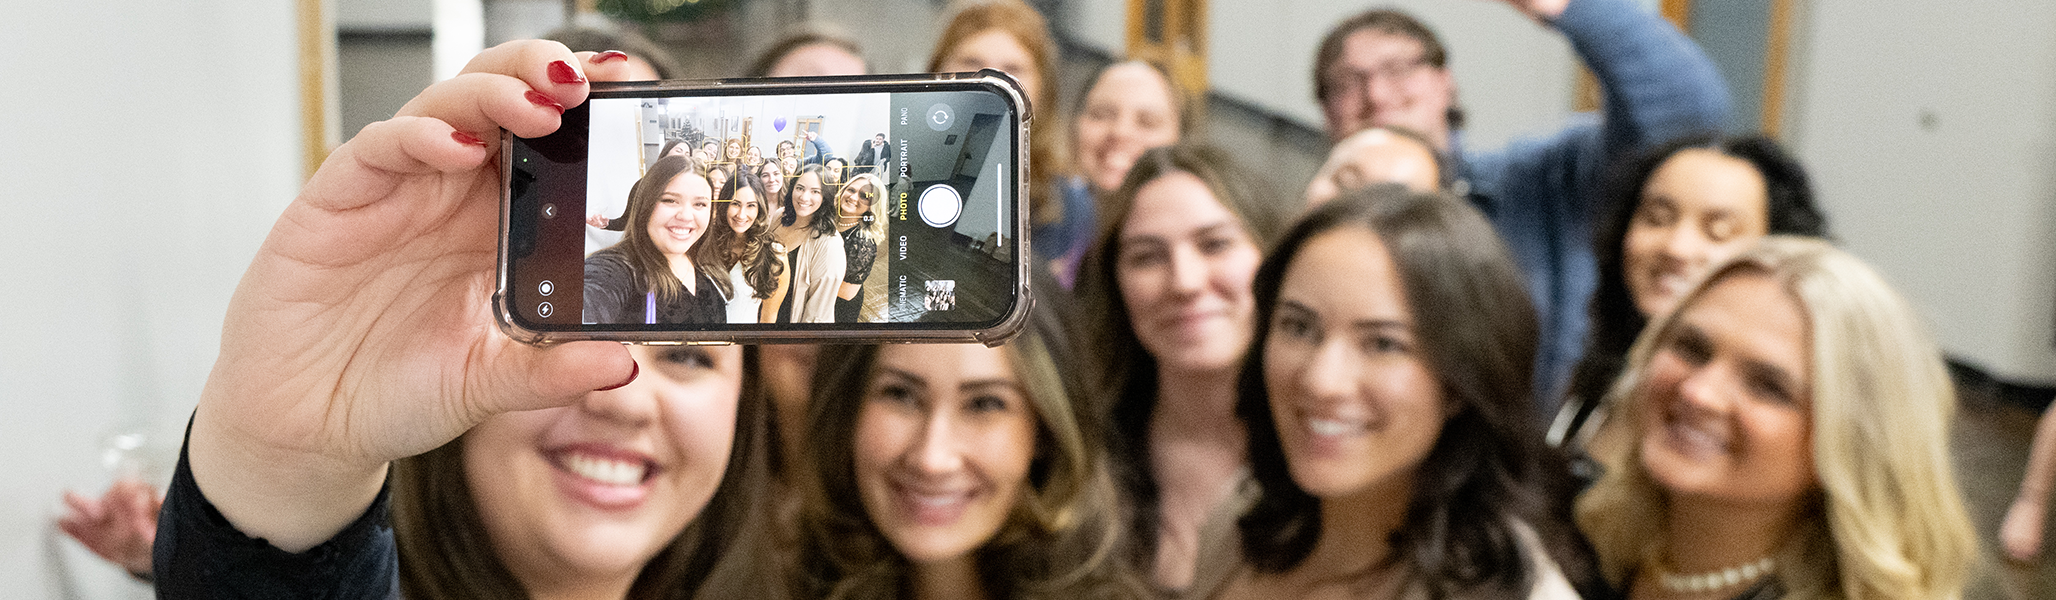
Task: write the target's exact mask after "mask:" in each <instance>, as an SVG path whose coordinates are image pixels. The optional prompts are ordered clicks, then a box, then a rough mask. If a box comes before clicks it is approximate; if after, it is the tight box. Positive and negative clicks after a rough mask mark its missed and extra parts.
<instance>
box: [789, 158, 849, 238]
mask: <svg viewBox="0 0 2056 600" xmlns="http://www.w3.org/2000/svg"><path fill="white" fill-rule="evenodd" d="M808 173H812V174H814V180H815V181H819V182H821V208H818V209H815V210H814V216H813V217H811V218H812V219H813V222H811V223H808V224H807V228H808V229H812V230H814V237H821V236H824V235H835V218H836V215H837V214H838V213H839V212H841V210H842V209H841V208H840V207H837V206H836V205H835V197H834V196H830V195H829V194H828V169H827V168H824V167H822V166H821V165H807V166H803V167H800V170H799V172H797V173H793V174H792V176H790V177H786V178H785V191H784V192H783V193H781V194H779V196H781V198H780V199H781V200H782V202H781V203H780V206H781V207H782V208H783V211H782V212H781V213H780V215H779V217H778V222H779V224H781V225H786V226H791V225H792V224H793V223H798V222H799V215H795V214H793V212H792V191H793V190H794V189H798V188H799V187H800V176H801V175H806V174H808Z"/></svg>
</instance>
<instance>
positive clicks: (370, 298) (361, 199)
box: [159, 41, 634, 577]
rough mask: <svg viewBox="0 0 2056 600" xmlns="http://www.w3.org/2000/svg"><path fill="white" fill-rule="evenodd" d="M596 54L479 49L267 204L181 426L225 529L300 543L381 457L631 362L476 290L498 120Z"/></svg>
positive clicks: (373, 489)
mask: <svg viewBox="0 0 2056 600" xmlns="http://www.w3.org/2000/svg"><path fill="white" fill-rule="evenodd" d="M593 57H594V55H593V54H590V53H586V54H581V55H574V54H572V53H571V52H570V51H569V50H566V49H565V48H564V46H563V45H561V44H557V43H555V42H541V41H527V42H512V43H508V44H504V45H501V46H499V47H495V48H493V49H490V50H487V51H486V52H485V53H483V54H480V55H479V56H478V57H477V58H475V59H473V60H472V61H471V63H470V64H469V65H468V66H466V67H465V70H464V73H463V74H461V75H458V76H457V77H455V78H452V79H450V80H447V81H443V82H440V83H437V84H435V85H434V86H431V87H429V88H428V89H427V90H426V91H424V92H422V94H421V95H420V96H417V97H416V98H414V100H413V101H411V102H409V103H408V104H407V105H406V107H404V108H402V109H401V111H400V114H399V116H397V117H394V118H393V119H392V120H389V121H385V122H382V123H374V124H372V125H371V126H368V127H366V128H365V129H364V131H363V132H362V133H360V134H359V135H358V136H357V137H356V138H355V139H352V140H351V141H350V142H349V143H347V144H344V145H343V146H342V147H341V148H338V149H337V150H336V152H335V153H334V154H333V155H332V156H330V157H329V159H328V160H327V162H325V163H323V165H322V168H321V169H320V170H319V171H318V172H316V173H315V174H314V177H313V178H311V179H310V180H309V181H308V182H307V184H306V187H305V188H304V189H303V190H302V192H301V194H300V196H299V198H297V199H295V200H294V201H293V203H292V204H291V205H290V206H288V207H287V208H286V211H285V213H284V214H283V215H281V216H280V217H279V220H278V223H277V224H276V225H274V226H273V228H272V231H271V233H270V235H269V236H268V237H267V238H266V239H265V241H264V244H263V246H262V247H261V248H260V249H259V250H258V253H257V256H256V258H255V260H253V261H252V263H251V265H250V268H249V270H248V271H247V272H245V273H244V275H243V279H242V282H241V283H240V284H238V286H237V288H236V291H235V295H234V296H233V298H232V299H231V300H230V303H229V310H228V315H227V319H226V320H225V322H224V324H223V327H222V339H221V354H220V356H219V357H217V359H216V361H215V364H214V369H213V371H212V373H211V374H210V375H209V376H208V380H207V384H206V387H205V388H204V389H203V391H202V393H201V397H200V402H199V407H198V408H197V409H196V410H195V412H194V414H193V421H192V428H191V432H190V434H189V435H190V438H189V439H188V441H187V456H188V460H189V465H190V469H191V476H192V478H193V482H194V483H196V484H197V488H198V490H199V491H200V492H201V493H202V494H204V497H205V499H206V501H207V502H210V503H211V504H212V505H213V506H214V507H215V508H216V509H218V510H219V513H220V515H221V517H224V518H226V520H227V522H228V523H229V524H231V525H233V526H234V527H235V528H236V529H237V530H238V531H240V532H242V533H243V534H245V535H248V536H251V537H256V538H262V539H264V540H267V541H269V542H270V544H271V545H272V546H275V547H277V548H279V549H281V550H285V551H288V552H298V551H301V550H305V549H307V548H310V547H313V546H315V545H317V544H319V543H321V542H322V541H324V540H327V539H329V538H330V537H332V536H334V535H335V534H336V533H337V532H339V531H341V530H342V529H343V528H344V527H345V526H347V525H350V524H351V523H352V522H353V521H355V520H357V519H359V517H360V516H362V515H364V514H366V510H367V508H369V507H371V505H372V503H373V499H374V498H375V497H376V495H377V494H378V493H379V490H380V488H381V486H382V484H383V482H384V479H385V473H386V465H387V463H388V462H389V461H391V460H393V459H396V458H400V457H404V456H410V455H414V454H419V453H422V452H426V451H428V450H431V449H434V448H436V447H437V446H440V445H442V444H444V443H445V442H448V441H450V440H451V439H454V438H456V437H457V436H458V435H459V434H462V433H463V432H464V431H465V430H467V429H469V428H470V427H471V426H473V425H475V424H477V423H479V422H480V421H482V420H484V419H485V418H486V417H488V416H491V415H494V414H497V413H501V412H506V411H514V410H526V409H535V408H543V407H549V406H557V405H563V404H566V403H569V402H571V401H573V400H574V399H576V398H577V397H578V396H579V395H581V394H583V393H585V392H588V391H591V390H594V389H598V388H602V387H606V386H609V385H615V384H619V383H621V382H622V381H623V380H624V379H629V378H630V377H632V373H633V372H634V365H633V361H632V360H631V359H630V358H629V356H628V354H627V352H626V351H625V350H624V349H623V348H622V347H621V346H620V345H619V344H613V343H605V342H586V343H571V344H563V345H560V346H555V347H552V348H548V349H539V348H534V347H530V346H526V345H523V344H520V343H517V342H513V341H512V340H509V339H508V338H507V337H506V336H504V335H501V334H500V332H499V331H498V329H497V328H496V327H495V326H494V320H493V316H492V308H491V305H490V299H491V295H492V289H493V287H492V286H493V273H494V262H495V254H496V252H495V243H496V241H495V240H496V239H497V236H496V230H497V227H498V223H499V193H498V190H499V186H500V175H499V172H498V169H497V161H496V160H495V157H496V156H497V155H498V150H499V148H498V146H499V138H500V130H501V129H502V128H505V129H506V130H507V131H510V132H512V133H513V134H514V135H520V136H539V135H544V134H547V133H549V132H551V131H554V130H555V129H556V128H557V125H558V122H559V118H560V117H561V115H562V110H563V109H562V107H563V106H572V105H576V104H579V103H581V102H584V101H585V95H586V89H587V86H586V79H585V75H586V74H592V75H594V76H595V77H598V76H602V75H604V74H606V73H608V72H611V71H612V70H616V69H618V68H619V67H620V66H622V65H623V64H625V61H619V60H611V61H607V62H605V63H601V64H595V63H593V62H591V59H592V58H593ZM173 501H176V500H175V499H174V500H173ZM172 512H174V511H172V510H170V509H169V508H167V510H166V513H167V514H171V513H172ZM161 531H162V530H161ZM159 540H160V543H162V541H163V538H162V537H161V534H160V538H159ZM177 546H178V547H177V549H176V550H174V551H176V552H204V551H206V549H205V548H194V547H192V546H193V545H192V544H184V545H177ZM160 550H162V549H160ZM164 558H165V555H164V554H163V553H162V552H161V553H160V555H159V560H160V562H159V565H160V566H162V565H164V564H167V563H165V562H164ZM174 562H175V563H176V561H174ZM176 564H184V563H176ZM159 575H160V577H163V576H167V574H165V573H160V574H159Z"/></svg>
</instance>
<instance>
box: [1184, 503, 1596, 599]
mask: <svg viewBox="0 0 2056 600" xmlns="http://www.w3.org/2000/svg"><path fill="white" fill-rule="evenodd" d="M1257 496H1258V491H1257V486H1256V481H1255V480H1253V479H1243V480H1242V483H1240V484H1238V485H1237V486H1236V488H1235V495H1234V496H1233V497H1232V498H1230V499H1229V500H1228V501H1226V502H1223V503H1222V507H1221V509H1220V510H1216V511H1214V513H1213V516H1211V517H1208V518H1207V522H1206V525H1205V526H1204V527H1201V528H1200V531H1199V564H1198V566H1197V568H1195V569H1194V571H1193V572H1194V578H1193V581H1192V587H1190V588H1186V589H1185V590H1184V591H1183V592H1177V593H1173V594H1168V595H1167V597H1170V598H1220V597H1221V596H1222V595H1223V594H1224V593H1225V592H1226V591H1227V590H1228V588H1229V584H1231V583H1234V582H1235V580H1236V579H1239V578H1241V577H1243V576H1244V575H1245V574H1247V573H1248V572H1249V565H1247V564H1244V563H1243V562H1242V536H1241V534H1240V533H1239V530H1238V529H1237V528H1236V525H1235V521H1236V520H1237V519H1240V518H1241V517H1242V514H1243V513H1245V512H1248V510H1249V508H1250V507H1252V506H1255V505H1256V500H1257ZM1513 530H1514V534H1515V535H1518V536H1520V539H1521V554H1523V555H1526V556H1527V558H1528V566H1529V567H1530V568H1532V569H1533V570H1534V572H1535V579H1534V584H1533V587H1530V588H1528V600H1579V598H1580V597H1579V596H1578V591H1577V590H1576V589H1575V588H1572V587H1571V582H1570V579H1569V578H1566V577H1564V575H1563V569H1561V568H1558V567H1557V566H1556V561H1555V560H1554V559H1551V558H1550V557H1549V552H1548V550H1546V549H1544V548H1543V547H1542V538H1541V536H1539V535H1536V534H1535V528H1534V527H1531V526H1529V525H1528V524H1527V523H1525V522H1522V521H1514V523H1513ZM1397 597H1398V598H1401V599H1403V600H1414V599H1420V598H1427V597H1428V593H1427V590H1424V589H1421V587H1420V586H1418V585H1414V586H1409V587H1408V588H1407V589H1405V590H1403V591H1401V592H1400V593H1399V595H1398V596H1397Z"/></svg>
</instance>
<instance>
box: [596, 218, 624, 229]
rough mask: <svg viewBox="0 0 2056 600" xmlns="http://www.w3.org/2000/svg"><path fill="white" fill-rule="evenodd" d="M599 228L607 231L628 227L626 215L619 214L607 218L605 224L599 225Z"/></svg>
mask: <svg viewBox="0 0 2056 600" xmlns="http://www.w3.org/2000/svg"><path fill="white" fill-rule="evenodd" d="M601 229H605V230H607V231H622V230H626V229H628V215H621V216H619V217H614V218H612V219H607V226H606V227H601Z"/></svg>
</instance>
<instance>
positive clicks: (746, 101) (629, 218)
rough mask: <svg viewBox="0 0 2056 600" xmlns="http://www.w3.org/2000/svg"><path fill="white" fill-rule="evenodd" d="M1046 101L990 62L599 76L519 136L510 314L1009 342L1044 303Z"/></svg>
mask: <svg viewBox="0 0 2056 600" xmlns="http://www.w3.org/2000/svg"><path fill="white" fill-rule="evenodd" d="M1026 106H1027V104H1026V101H1025V100H1024V99H1023V96H1022V95H1021V92H1020V91H1019V90H1018V86H1017V85H1016V84H1015V83H1014V82H1013V80H1012V79H1011V78H1009V77H1007V76H1005V75H1004V74H1001V73H999V72H997V71H990V70H988V71H981V72H978V73H955V74H947V73H946V74H920V75H889V76H864V77H822V78H800V79H759V80H720V81H699V82H645V83H623V84H604V83H603V84H594V85H593V87H592V91H591V93H590V97H589V99H588V100H587V102H586V103H584V104H581V105H578V106H576V107H573V108H571V109H569V110H567V111H566V112H565V114H564V120H563V125H562V126H561V127H560V128H559V129H558V130H557V131H556V132H555V133H553V134H550V135H547V136H543V137H538V138H519V137H515V136H513V135H511V134H509V135H506V136H505V140H504V142H505V143H503V144H502V148H503V151H502V156H501V160H502V171H501V172H502V173H503V174H504V177H505V180H504V185H503V194H502V197H503V201H502V205H503V210H502V218H501V225H502V227H501V240H500V256H499V279H498V290H497V292H496V293H495V296H494V306H495V309H496V314H497V316H498V319H499V322H500V326H501V329H502V330H504V331H505V332H506V333H507V334H508V335H509V336H511V337H513V338H515V339H517V340H521V341H524V342H528V343H533V344H546V343H552V342H558V341H570V340H613V341H623V342H634V343H764V342H773V343H775V342H862V343H879V342H910V341H957V342H968V341H976V342H984V343H988V344H996V343H998V342H1000V341H1003V340H1004V339H1006V338H1007V337H1009V336H1011V335H1012V334H1013V333H1014V332H1015V331H1017V330H1018V329H1019V327H1020V325H1021V324H1022V322H1023V320H1024V318H1025V315H1026V311H1027V309H1028V306H1029V303H1030V300H1029V295H1028V284H1027V281H1028V277H1027V268H1028V264H1029V258H1028V251H1027V250H1028V248H1027V242H1026V233H1027V226H1026V215H1027V210H1026V208H1027V207H1025V206H1023V205H1022V202H1023V201H1024V200H1025V199H1026V198H1027V194H1026V181H1027V178H1028V173H1027V168H1026V164H1027V155H1028V153H1027V143H1028V121H1029V118H1028V114H1027V111H1026V110H1025V107H1026ZM758 157H761V159H759V158H758Z"/></svg>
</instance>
